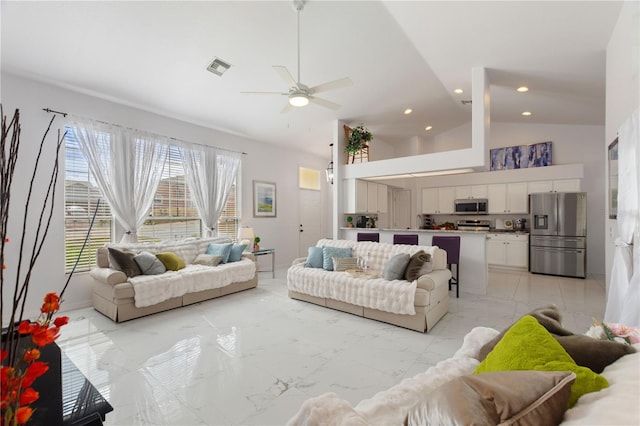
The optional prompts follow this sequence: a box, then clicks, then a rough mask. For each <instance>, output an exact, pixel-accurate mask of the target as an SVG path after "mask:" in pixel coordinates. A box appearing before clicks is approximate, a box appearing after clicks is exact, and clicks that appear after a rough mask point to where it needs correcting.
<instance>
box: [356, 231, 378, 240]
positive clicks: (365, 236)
mask: <svg viewBox="0 0 640 426" xmlns="http://www.w3.org/2000/svg"><path fill="white" fill-rule="evenodd" d="M358 241H373V242H374V243H379V242H380V234H379V233H377V232H358Z"/></svg>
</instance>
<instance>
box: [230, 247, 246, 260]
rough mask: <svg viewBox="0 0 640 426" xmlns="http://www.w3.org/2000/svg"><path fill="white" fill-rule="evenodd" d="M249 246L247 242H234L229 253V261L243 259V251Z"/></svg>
mask: <svg viewBox="0 0 640 426" xmlns="http://www.w3.org/2000/svg"><path fill="white" fill-rule="evenodd" d="M246 248H247V245H246V244H234V245H233V246H232V247H231V252H230V253H229V260H228V261H227V263H231V262H237V261H239V260H241V259H242V252H243V251H244V249H246Z"/></svg>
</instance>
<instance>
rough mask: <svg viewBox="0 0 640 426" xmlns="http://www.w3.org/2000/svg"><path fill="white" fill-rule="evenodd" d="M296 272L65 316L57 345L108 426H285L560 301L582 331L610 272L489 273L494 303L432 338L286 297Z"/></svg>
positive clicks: (596, 312) (475, 303)
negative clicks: (145, 308) (231, 290)
mask: <svg viewBox="0 0 640 426" xmlns="http://www.w3.org/2000/svg"><path fill="white" fill-rule="evenodd" d="M285 276H286V270H284V269H282V270H277V271H276V278H275V279H272V278H271V273H261V274H260V282H259V284H258V288H256V289H252V290H248V291H245V292H241V293H236V294H233V295H229V296H225V297H222V298H218V299H214V300H210V301H207V302H203V303H200V304H196V305H192V306H189V307H185V308H180V309H176V310H172V311H168V312H164V313H160V314H156V315H152V316H149V317H145V318H140V319H136V320H133V321H129V322H125V323H122V324H115V323H113V322H112V321H111V320H110V319H108V318H106V317H104V316H102V315H101V314H99V313H98V312H96V311H95V310H93V309H92V308H86V309H79V310H75V311H70V312H67V313H66V314H67V315H69V317H70V319H71V321H70V323H69V324H68V325H67V326H65V327H63V329H62V335H61V336H60V338H59V340H58V343H59V344H60V346H61V347H62V349H63V350H64V351H65V353H66V354H67V356H68V357H69V358H70V359H71V360H72V361H73V362H74V363H75V364H76V365H77V366H78V368H79V369H80V370H81V371H82V372H83V373H84V374H85V375H86V376H87V377H88V378H89V379H90V380H91V382H92V383H93V384H94V386H96V388H98V389H99V390H100V392H101V393H102V394H103V396H104V397H105V398H107V400H108V401H109V402H110V403H111V405H112V406H113V407H114V411H113V412H111V413H109V414H108V415H107V419H106V424H107V425H227V424H229V425H230V424H241V425H253V424H256V425H258V424H259V425H271V424H273V425H281V424H285V423H286V421H287V420H288V419H289V418H291V417H292V416H293V414H295V413H296V411H297V410H298V408H299V407H300V405H301V404H302V403H303V401H305V400H306V399H308V398H310V397H313V396H317V395H320V394H322V393H324V392H335V393H337V394H339V395H340V396H341V397H343V398H345V399H347V400H348V401H350V402H351V403H352V404H353V405H355V404H357V403H358V402H359V401H360V400H362V399H365V398H369V397H371V396H373V395H374V394H375V393H376V392H379V391H381V390H384V389H387V388H389V387H390V386H392V385H394V384H396V383H398V382H400V381H401V380H402V379H404V378H407V377H411V376H413V375H415V374H417V373H420V372H423V371H424V370H426V369H427V368H429V367H430V366H432V365H435V364H436V363H437V362H439V361H441V360H443V359H445V358H448V357H450V356H451V355H452V354H453V353H454V352H455V351H456V349H457V348H458V347H460V345H461V344H462V339H463V337H464V335H465V334H466V333H467V332H468V331H469V330H471V329H472V328H473V327H475V326H486V327H494V328H497V329H503V328H505V327H507V326H508V325H510V324H511V323H512V322H513V321H515V320H516V319H518V318H519V317H520V316H522V315H523V314H525V313H527V312H529V311H531V310H532V309H535V308H537V307H540V306H546V305H548V304H551V303H554V304H555V305H557V306H558V307H559V308H560V310H561V312H562V313H563V324H564V325H565V327H566V328H568V329H570V330H573V331H575V332H584V331H586V330H587V329H588V327H589V326H590V325H591V322H592V317H595V318H597V319H602V317H603V314H604V305H605V285H604V277H602V278H598V279H586V280H582V279H572V278H559V277H551V276H544V275H533V274H529V273H527V272H510V271H497V270H496V271H490V274H489V276H490V278H489V282H490V284H489V289H488V295H487V296H476V295H471V294H469V293H465V292H464V283H463V286H462V287H461V291H460V298H459V299H456V298H455V294H454V292H451V294H452V296H453V297H452V298H451V299H450V300H451V303H450V309H449V313H448V314H447V315H446V316H445V317H444V318H443V319H442V320H440V322H439V323H438V324H437V325H436V326H435V327H434V328H433V330H432V331H431V332H430V333H428V334H422V333H417V332H415V331H411V330H406V329H403V328H400V327H396V326H393V325H389V324H385V323H381V322H377V321H373V320H369V319H365V318H360V317H357V316H354V315H350V314H347V313H343V312H338V311H334V310H332V309H327V308H323V307H320V306H316V305H313V304H309V303H305V302H301V301H297V300H292V299H289V298H288V297H287V290H286V281H285Z"/></svg>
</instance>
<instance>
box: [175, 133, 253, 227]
mask: <svg viewBox="0 0 640 426" xmlns="http://www.w3.org/2000/svg"><path fill="white" fill-rule="evenodd" d="M180 153H181V154H182V159H183V164H184V172H185V177H186V180H187V184H188V185H189V191H190V192H191V198H192V199H193V202H194V203H195V205H196V207H197V208H198V213H199V214H200V218H201V219H202V221H203V222H204V225H205V226H206V228H207V235H208V236H214V235H215V234H216V232H215V230H216V226H217V224H218V218H220V214H221V213H222V210H223V209H224V206H225V204H226V203H227V197H228V196H229V191H230V190H231V186H232V185H233V182H235V179H236V175H237V174H238V167H239V166H240V156H241V155H242V154H240V153H237V152H231V151H225V150H221V149H216V148H213V147H207V146H203V145H194V144H182V145H180Z"/></svg>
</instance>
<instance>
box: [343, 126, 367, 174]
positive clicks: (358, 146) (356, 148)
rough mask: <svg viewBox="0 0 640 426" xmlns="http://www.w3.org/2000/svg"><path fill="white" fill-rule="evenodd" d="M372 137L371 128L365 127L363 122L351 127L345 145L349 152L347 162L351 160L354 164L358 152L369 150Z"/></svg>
mask: <svg viewBox="0 0 640 426" xmlns="http://www.w3.org/2000/svg"><path fill="white" fill-rule="evenodd" d="M372 139H373V135H372V134H371V132H370V131H369V129H367V128H366V127H364V125H362V124H360V125H359V126H357V127H355V128H353V129H351V130H350V132H349V137H348V139H347V145H346V146H345V147H344V151H345V152H346V153H347V154H348V157H347V163H349V162H351V163H352V164H353V163H354V161H355V158H356V154H357V153H359V152H360V153H362V151H363V150H368V148H369V141H371V140H372ZM367 157H368V151H367ZM349 160H350V161H349ZM360 161H362V156H361V158H360Z"/></svg>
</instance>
